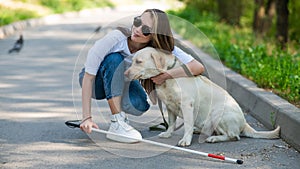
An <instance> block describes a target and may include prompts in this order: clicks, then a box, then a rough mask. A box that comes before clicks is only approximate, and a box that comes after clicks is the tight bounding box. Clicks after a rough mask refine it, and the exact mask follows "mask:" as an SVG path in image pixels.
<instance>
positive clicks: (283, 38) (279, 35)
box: [276, 0, 289, 49]
mask: <svg viewBox="0 0 300 169" xmlns="http://www.w3.org/2000/svg"><path fill="white" fill-rule="evenodd" d="M288 2H289V0H276V13H277V22H276V39H277V41H278V42H279V44H280V46H281V49H285V48H286V43H287V42H288V20H289V10H288Z"/></svg>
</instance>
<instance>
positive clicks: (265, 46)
mask: <svg viewBox="0 0 300 169" xmlns="http://www.w3.org/2000/svg"><path fill="white" fill-rule="evenodd" d="M169 13H170V14H174V15H177V16H179V17H182V18H184V19H186V20H188V21H190V22H191V23H192V24H193V25H195V26H196V27H197V28H198V29H199V30H200V31H202V32H204V33H205V34H206V36H207V37H208V38H209V39H210V41H211V42H212V43H213V45H214V47H215V48H216V50H217V52H218V54H219V57H220V59H221V60H222V61H224V63H225V65H226V66H228V67H230V68H232V69H233V70H235V71H237V72H239V73H241V74H242V75H244V76H246V77H247V78H249V79H250V80H252V81H254V82H256V83H257V84H258V86H260V87H263V88H266V89H268V90H271V91H273V92H274V93H276V94H279V95H280V96H282V97H283V98H285V99H287V100H289V101H290V102H293V103H296V104H299V101H300V88H299V87H300V86H299V84H300V54H299V53H298V51H297V50H299V49H297V50H296V51H291V50H290V52H289V51H282V50H280V49H279V48H277V47H276V45H274V44H275V39H272V38H268V39H267V41H264V40H258V39H256V38H255V36H254V34H253V33H252V30H251V27H233V26H229V25H226V24H224V23H220V22H218V17H217V16H214V14H212V13H207V12H206V11H199V10H197V9H195V8H194V7H186V8H184V9H182V10H178V11H170V12H169ZM190 16H191V17H190ZM174 29H175V30H176V26H175V28H174ZM181 29H182V28H181ZM176 31H177V30H176ZM180 32H181V33H184V32H188V31H182V30H181V31H180ZM180 32H179V33H180ZM182 35H183V36H184V37H185V38H188V39H193V37H194V36H193V35H190V36H187V35H188V34H185V35H184V34H182ZM193 42H194V44H199V43H200V42H196V43H195V39H193ZM290 45H293V44H290ZM201 47H202V46H200V48H201ZM291 48H292V47H291ZM294 48H296V47H294ZM202 50H204V51H205V50H206V49H205V48H204V49H203V48H202Z"/></svg>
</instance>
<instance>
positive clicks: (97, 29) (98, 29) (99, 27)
mask: <svg viewBox="0 0 300 169" xmlns="http://www.w3.org/2000/svg"><path fill="white" fill-rule="evenodd" d="M101 28H102V26H98V27H97V28H96V29H95V30H94V32H95V33H98V32H99V31H100V29H101Z"/></svg>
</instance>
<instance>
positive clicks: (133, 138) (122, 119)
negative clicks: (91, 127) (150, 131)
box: [106, 112, 142, 143]
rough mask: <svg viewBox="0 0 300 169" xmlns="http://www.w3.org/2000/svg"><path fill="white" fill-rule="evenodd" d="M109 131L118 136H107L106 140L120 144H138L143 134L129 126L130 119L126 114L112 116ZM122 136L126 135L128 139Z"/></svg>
mask: <svg viewBox="0 0 300 169" xmlns="http://www.w3.org/2000/svg"><path fill="white" fill-rule="evenodd" d="M108 131H109V132H111V133H115V134H116V135H114V134H107V135H106V138H108V139H110V140H114V141H118V142H123V143H136V142H139V140H140V139H142V135H141V133H140V132H138V131H137V130H136V129H134V128H133V127H131V126H130V125H129V124H128V119H127V117H126V114H125V113H124V112H121V113H118V114H115V115H112V116H111V124H110V127H109V129H108ZM120 135H124V136H126V137H122V136H120ZM128 137H129V138H128Z"/></svg>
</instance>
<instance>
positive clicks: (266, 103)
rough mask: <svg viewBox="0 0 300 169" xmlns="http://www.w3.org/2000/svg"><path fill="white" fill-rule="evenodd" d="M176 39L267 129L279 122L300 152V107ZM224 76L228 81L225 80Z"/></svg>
mask: <svg viewBox="0 0 300 169" xmlns="http://www.w3.org/2000/svg"><path fill="white" fill-rule="evenodd" d="M176 39H177V44H176V45H177V46H179V47H181V48H182V49H183V50H185V51H186V52H187V53H190V54H191V55H193V56H198V57H200V60H201V62H202V63H203V64H204V65H205V67H206V71H208V72H209V75H212V77H213V79H211V80H212V81H214V82H215V83H217V84H218V85H220V86H221V87H223V88H224V89H225V90H227V91H228V92H229V93H230V94H231V95H232V96H233V97H234V98H235V99H236V100H237V102H238V103H239V104H240V106H241V107H242V108H243V110H245V112H249V113H250V114H251V115H252V116H254V117H255V118H256V119H257V120H258V121H260V122H261V123H262V124H263V125H264V126H266V127H267V128H268V129H273V128H274V127H275V126H278V125H279V126H280V127H281V135H280V136H281V138H282V139H284V140H285V141H286V142H287V143H289V144H290V145H291V146H293V147H294V148H295V149H296V150H298V151H300V135H299V134H297V133H299V132H298V130H299V129H300V109H299V108H297V107H296V106H294V105H292V104H290V103H289V102H287V101H286V100H284V99H282V98H281V97H279V96H277V95H276V94H274V93H271V92H268V91H266V90H264V89H261V88H258V87H257V85H256V84H255V83H253V82H252V81H250V80H248V79H246V78H244V77H243V76H241V75H240V74H238V73H236V72H234V71H232V70H230V69H229V68H227V67H225V66H224V65H223V64H222V63H221V62H218V61H217V60H215V59H213V58H211V57H210V56H208V55H207V54H205V53H203V52H202V51H201V50H200V49H198V48H197V47H196V46H195V45H193V44H192V43H191V42H189V41H186V40H183V39H181V38H180V37H176ZM196 53H197V54H196ZM199 54H200V56H199ZM224 75H225V80H226V82H225V83H224V82H223V81H222V76H224ZM219 77H221V78H219ZM220 79H221V80H220ZM223 79H224V78H223ZM224 84H225V86H224Z"/></svg>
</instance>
